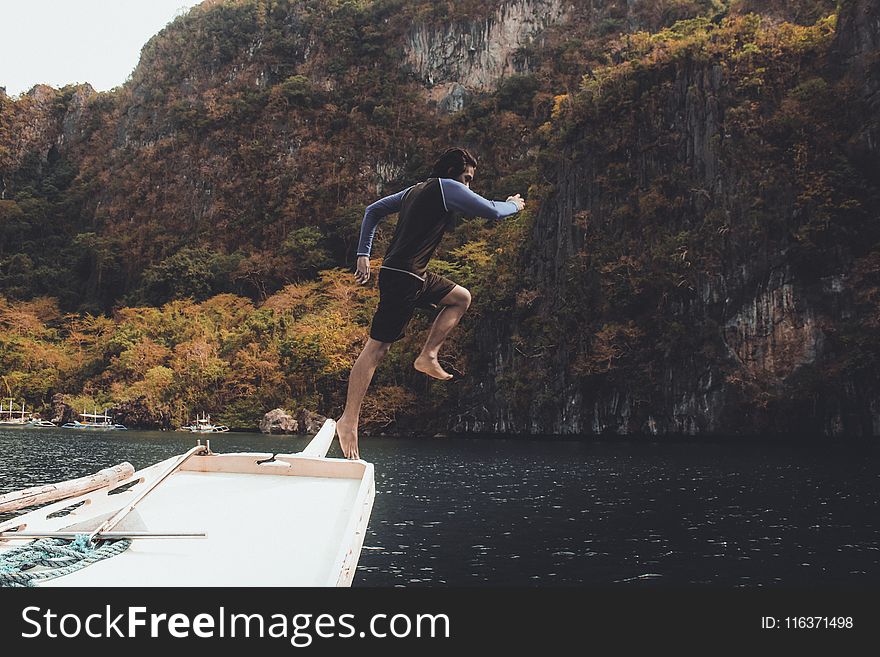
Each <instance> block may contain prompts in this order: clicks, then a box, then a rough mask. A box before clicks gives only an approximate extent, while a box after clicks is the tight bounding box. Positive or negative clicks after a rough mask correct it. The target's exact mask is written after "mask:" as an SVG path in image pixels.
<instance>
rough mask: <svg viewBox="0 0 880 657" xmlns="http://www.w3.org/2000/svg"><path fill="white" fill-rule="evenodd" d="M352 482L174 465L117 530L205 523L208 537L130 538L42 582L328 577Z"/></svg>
mask: <svg viewBox="0 0 880 657" xmlns="http://www.w3.org/2000/svg"><path fill="white" fill-rule="evenodd" d="M359 485H360V480H356V479H335V478H328V477H290V476H285V475H265V474H260V475H253V474H238V473H225V472H221V473H202V472H179V473H176V474H175V475H173V476H172V477H170V478H169V480H168V481H167V482H166V483H165V484H163V485H162V486H160V487H159V488H158V489H157V490H156V491H155V492H154V493H152V494H151V495H150V496H149V497H147V498H146V499H145V500H144V501H143V502H142V503H141V504H139V505H138V507H137V509H136V510H135V511H134V512H132V515H131V516H129V517H128V518H126V521H125V522H123V523H122V525H120V527H119V529H120V530H141V531H155V532H205V533H207V537H206V538H182V539H156V540H135V541H133V542H132V545H131V547H129V548H128V550H126V551H125V552H124V553H123V554H121V555H119V556H116V557H113V558H111V559H105V560H103V561H99V562H97V563H95V564H92V565H90V566H89V567H88V568H84V569H82V570H79V571H77V572H74V573H72V574H70V575H66V576H65V577H60V578H58V579H55V580H48V581H46V582H43V583H41V586H155V585H159V586H168V585H170V584H171V583H172V582H173V583H174V585H175V586H326V585H327V583H328V581H330V580H331V579H333V578H334V572H333V568H334V565H335V562H336V559H337V556H338V551H339V546H340V545H341V544H342V543H343V542H344V540H345V531H346V527H347V524H348V520H349V517H350V516H351V515H352V513H353V512H354V511H355V510H356V505H357V497H358V488H359ZM233 491H234V493H233ZM279 509H280V510H279ZM234 519H238V520H234ZM231 520H232V521H231ZM92 524H94V523H92ZM73 529H76V527H75V526H74V527H73ZM218 573H222V575H221V576H220V577H218ZM337 574H338V573H337Z"/></svg>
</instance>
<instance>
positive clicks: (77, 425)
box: [61, 410, 128, 431]
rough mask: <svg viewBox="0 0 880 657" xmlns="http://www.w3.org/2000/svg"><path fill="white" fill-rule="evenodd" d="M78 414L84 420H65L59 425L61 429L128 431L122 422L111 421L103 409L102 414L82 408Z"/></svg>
mask: <svg viewBox="0 0 880 657" xmlns="http://www.w3.org/2000/svg"><path fill="white" fill-rule="evenodd" d="M79 416H80V417H81V418H82V419H83V420H84V421H83V422H80V421H79V420H74V421H73V422H65V423H64V424H62V425H61V428H62V429H96V430H102V431H128V427H127V426H125V425H124V424H118V423H115V422H113V418H111V417H110V416H109V415H107V412H106V411H104V413H102V414H100V415H99V414H98V413H97V412H95V413H86V412H85V410H83V412H82V413H80V414H79Z"/></svg>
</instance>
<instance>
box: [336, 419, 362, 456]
mask: <svg viewBox="0 0 880 657" xmlns="http://www.w3.org/2000/svg"><path fill="white" fill-rule="evenodd" d="M336 435H337V436H339V446H340V447H341V448H342V453H343V454H345V458H347V459H359V458H360V454H358V433H357V423H350V422H348V420H346V419H345V417H344V416H343V417H341V418H339V419H338V420H337V421H336Z"/></svg>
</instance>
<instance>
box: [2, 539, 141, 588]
mask: <svg viewBox="0 0 880 657" xmlns="http://www.w3.org/2000/svg"><path fill="white" fill-rule="evenodd" d="M88 539H89V535H88V534H79V535H78V536H77V537H76V538H75V539H73V540H72V541H68V540H65V539H63V538H41V539H37V540H35V541H33V542H31V543H27V544H25V545H21V546H18V547H14V548H12V549H11V550H7V551H5V552H0V587H24V586H36V585H37V583H38V582H41V581H45V580H48V579H54V578H55V577H62V576H63V575H69V574H70V573H73V572H76V571H77V570H80V569H82V568H85V567H86V566H88V565H90V564H93V563H95V562H97V561H101V560H102V559H108V558H110V557H114V556H116V555H117V554H122V553H123V552H125V551H126V550H127V549H128V546H129V545H131V539H130V538H123V539H120V540H118V541H100V543H99V544H98V545H97V546H96V545H93V544H91V543H90V542H89V540H88ZM38 566H42V567H43V568H42V569H36V568H37V567H38Z"/></svg>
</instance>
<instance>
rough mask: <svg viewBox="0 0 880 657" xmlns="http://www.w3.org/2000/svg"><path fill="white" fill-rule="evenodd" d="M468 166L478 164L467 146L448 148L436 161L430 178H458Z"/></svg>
mask: <svg viewBox="0 0 880 657" xmlns="http://www.w3.org/2000/svg"><path fill="white" fill-rule="evenodd" d="M467 166H472V167H475V166H477V158H475V157H474V156H473V155H471V154H470V153H469V152H468V150H467V149H465V148H457V147H456V148H447V149H446V150H445V151H444V152H443V155H441V156H440V159H439V160H437V161H436V162H434V167H433V168H432V169H431V175H430V176H428V177H429V178H458V177H459V176H460V175H461V174H462V173H464V168H465V167H467Z"/></svg>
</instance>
